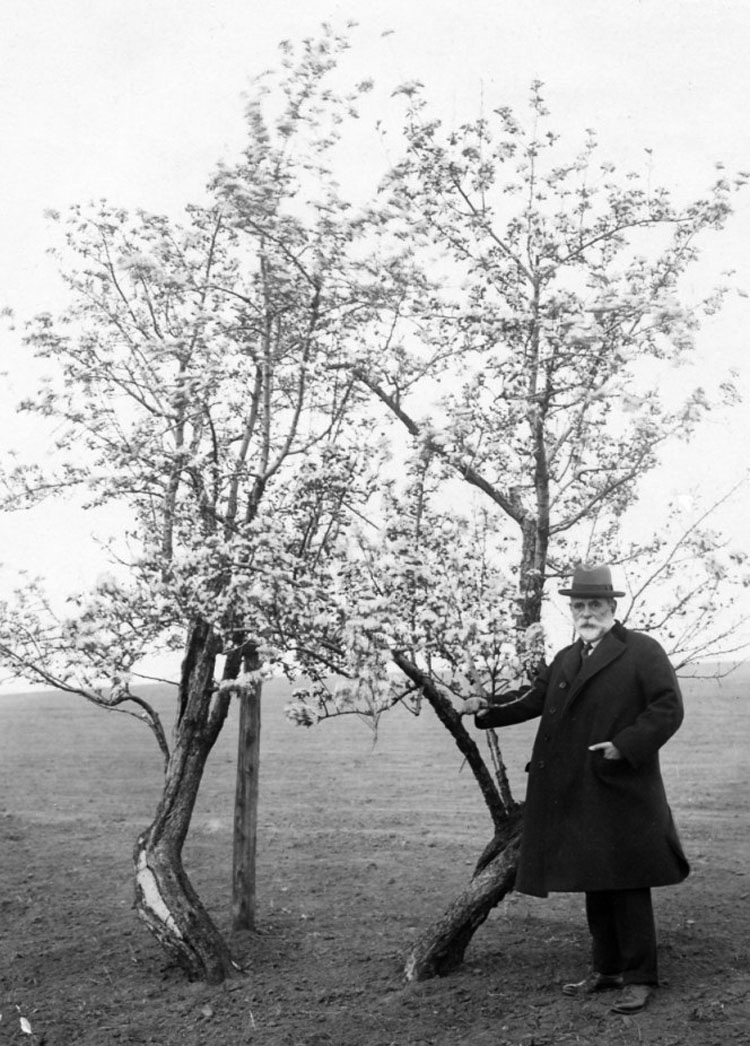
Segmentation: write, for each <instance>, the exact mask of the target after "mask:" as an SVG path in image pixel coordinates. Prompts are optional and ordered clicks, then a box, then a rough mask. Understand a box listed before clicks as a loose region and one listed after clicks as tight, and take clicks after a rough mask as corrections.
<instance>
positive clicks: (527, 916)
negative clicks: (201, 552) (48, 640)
mask: <svg viewBox="0 0 750 1046" xmlns="http://www.w3.org/2000/svg"><path fill="white" fill-rule="evenodd" d="M684 689H685V694H686V704H687V717H686V722H685V725H684V726H683V728H682V730H681V731H680V733H679V734H678V735H677V736H676V737H675V738H674V739H673V740H672V742H670V744H669V745H668V746H667V747H666V748H665V750H664V753H663V765H664V773H665V780H666V784H667V790H668V794H669V796H670V800H671V804H672V807H673V810H674V813H675V818H676V821H677V823H678V826H679V828H680V831H681V834H682V836H683V841H684V843H685V847H686V850H687V851H688V854H689V856H690V858H691V861H692V865H693V874H692V875H691V877H690V878H689V879H688V880H687V882H686V883H685V884H683V885H682V886H680V887H677V888H673V889H669V890H664V891H659V892H658V893H657V915H658V919H659V924H660V928H661V938H662V975H663V980H664V982H665V983H664V986H663V989H662V990H661V991H660V992H659V993H658V996H657V998H656V999H655V1000H654V1002H653V1003H652V1005H651V1007H650V1008H649V1009H648V1010H647V1011H646V1012H645V1013H644V1014H643V1015H641V1016H639V1017H638V1018H622V1017H615V1016H613V1015H611V1014H609V1012H608V1008H607V1000H606V998H604V999H603V998H601V997H597V998H596V999H595V1000H594V1001H591V1002H587V1003H584V1004H583V1005H580V1004H578V1003H571V1001H570V1000H568V999H564V998H563V997H561V996H560V993H559V984H560V983H561V982H562V981H563V980H566V979H570V978H571V977H573V976H577V975H579V974H580V975H583V972H585V967H586V965H587V961H588V956H587V941H586V934H585V927H584V922H583V916H582V904H581V898H580V897H578V896H575V895H558V896H556V897H553V898H551V899H549V900H547V901H538V900H534V899H530V898H524V897H522V896H520V895H512V896H511V897H510V898H508V900H507V901H506V902H505V903H504V904H502V905H501V906H500V907H499V908H498V909H497V910H496V911H495V912H494V913H493V915H492V916H491V917H490V919H489V920H488V922H487V924H486V925H485V926H484V927H482V928H481V929H480V930H479V931H478V933H477V935H476V937H475V939H474V941H473V943H472V945H471V947H470V949H469V952H468V954H467V961H466V964H465V966H464V967H463V968H462V969H461V970H460V971H458V972H457V973H456V974H454V975H452V976H451V977H449V978H446V979H442V980H440V981H433V982H428V983H426V984H423V985H418V986H411V987H408V988H404V986H403V984H402V982H401V980H400V964H401V958H402V954H403V951H404V949H405V947H406V946H407V945H408V942H409V941H410V939H411V938H412V937H413V935H414V934H416V933H418V932H419V931H420V930H421V929H423V928H424V927H425V926H426V925H428V923H429V922H430V921H431V919H432V918H433V917H435V916H436V915H437V914H439V913H440V911H441V910H442V909H443V907H444V906H445V905H446V904H447V903H448V902H449V901H450V899H451V898H452V896H453V895H454V894H455V893H456V892H457V891H458V890H460V889H461V887H462V886H463V885H464V884H465V883H466V881H467V880H468V878H469V876H470V874H471V870H472V867H473V864H474V861H475V860H476V858H477V856H478V854H479V852H480V851H481V849H482V847H483V846H484V844H485V843H486V842H487V841H488V839H489V835H490V825H489V818H488V817H487V815H486V814H485V812H484V809H483V806H482V805H481V802H480V801H479V799H478V791H477V789H476V786H475V784H474V782H473V779H472V777H471V775H470V774H469V773H468V771H467V770H465V769H463V768H462V765H461V759H460V756H459V755H458V753H457V752H456V749H455V748H454V746H453V744H452V742H451V740H450V738H449V737H448V735H447V733H446V732H445V731H444V730H443V728H442V727H441V726H440V725H439V724H438V723H437V722H436V721H435V720H434V719H433V718H432V717H431V712H430V711H429V709H427V710H426V711H425V713H424V714H423V715H422V716H421V717H420V718H419V719H414V718H413V717H411V716H409V715H408V714H407V713H405V712H404V711H403V710H396V711H394V712H392V713H390V714H389V715H388V716H385V717H384V718H383V720H382V721H381V727H380V731H379V734H378V738H377V742H376V743H375V742H374V738H373V735H372V733H371V732H370V731H369V730H368V729H367V728H366V727H365V726H363V725H362V724H361V723H360V722H359V721H357V720H355V719H352V718H345V719H340V720H337V721H332V722H328V723H322V724H320V725H319V726H317V727H315V728H312V729H309V730H307V729H304V728H299V727H293V726H291V725H289V724H288V723H287V722H286V720H285V719H284V717H283V711H282V709H283V705H284V703H285V700H286V691H285V689H284V687H282V686H280V685H273V686H271V687H269V689H268V691H267V694H266V696H265V698H264V708H263V741H262V757H261V758H262V764H261V796H262V798H261V810H260V835H259V899H258V900H259V931H260V932H259V933H258V934H257V935H253V936H245V937H244V938H241V939H238V940H236V941H235V946H236V949H237V951H238V953H239V954H240V955H241V957H242V959H243V961H244V962H246V963H247V966H248V972H247V975H246V976H245V977H244V978H242V979H239V980H237V981H234V982H232V983H230V984H228V985H226V986H224V987H222V988H219V989H211V988H207V987H206V986H204V985H190V984H187V983H186V982H185V981H184V979H183V977H182V975H181V974H180V973H179V971H177V970H175V969H173V968H170V967H168V966H167V964H166V961H165V958H164V956H163V954H162V952H161V951H160V949H159V948H158V947H157V946H156V944H155V943H152V941H151V938H150V937H149V936H148V935H147V933H146V931H145V930H144V929H141V927H140V924H139V923H138V922H137V920H136V918H135V915H134V913H133V911H132V909H131V904H132V883H131V866H130V851H131V849H132V845H133V842H134V840H135V838H136V835H137V834H138V832H139V831H140V830H141V829H142V828H144V827H145V826H146V825H147V824H148V822H149V820H150V818H151V816H152V812H153V809H154V807H155V804H156V802H157V800H158V796H159V793H160V774H161V765H160V756H159V753H158V750H157V748H156V744H155V742H154V741H153V739H152V737H151V735H150V733H149V732H148V730H147V729H146V728H145V726H144V725H143V724H141V723H138V722H136V721H135V720H133V719H130V718H127V717H125V716H121V715H113V714H107V713H104V712H102V711H101V710H99V709H96V708H94V707H92V706H90V705H88V704H86V703H85V702H83V701H82V700H80V699H78V700H77V699H75V698H70V697H67V696H65V695H56V694H48V693H45V694H35V695H6V696H0V784H1V785H2V796H1V798H0V854H1V855H2V856H1V857H0V872H1V873H2V875H1V881H0V1013H1V1014H2V1020H1V1021H0V1044H2V1046H5V1044H6V1043H8V1044H12V1043H15V1042H21V1041H24V1042H30V1041H32V1040H30V1039H29V1037H28V1036H24V1035H23V1034H22V1033H21V1032H20V1026H19V1023H18V1021H19V1016H24V1017H26V1019H27V1020H28V1021H29V1022H30V1024H31V1027H32V1030H33V1032H34V1033H35V1034H36V1035H37V1036H38V1037H39V1038H40V1039H41V1038H42V1037H44V1041H45V1043H46V1046H95V1044H96V1046H107V1044H108V1043H112V1044H115V1043H128V1044H130V1043H132V1044H135V1043H148V1042H151V1043H156V1044H159V1046H173V1044H175V1046H176V1044H178V1043H179V1044H180V1046H198V1044H202V1046H232V1044H234V1043H259V1044H265V1046H301V1044H305V1046H313V1044H320V1046H322V1044H327V1043H330V1044H334V1046H357V1044H360V1043H361V1044H366V1046H417V1044H420V1046H422V1044H425V1046H426V1044H428V1043H430V1044H436V1046H448V1044H450V1046H464V1044H465V1046H469V1044H471V1046H489V1044H492V1046H506V1044H508V1046H510V1044H513V1046H516V1044H524V1046H531V1044H532V1043H534V1044H536V1046H542V1044H545V1043H548V1044H552V1043H554V1044H555V1046H557V1044H568V1043H570V1044H573V1043H577V1044H581V1046H586V1044H594V1043H596V1044H598V1046H600V1044H604V1046H609V1044H614V1043H621V1042H629V1041H632V1042H646V1043H660V1044H663V1046H678V1044H679V1046H712V1044H713V1043H716V1044H718V1043H722V1044H725V1043H727V1042H732V1041H737V1042H743V1043H744V1042H746V1039H747V1028H748V1026H750V1004H749V1003H748V991H749V990H750V983H749V981H748V973H750V945H749V944H748V939H747V938H748V934H747V906H748V894H749V888H750V879H749V878H748V857H749V856H750V845H749V844H748V814H747V801H748V780H747V744H748V738H749V737H750V730H749V728H750V670H748V669H747V668H745V667H743V668H742V669H741V670H739V671H738V672H735V673H733V674H732V675H731V676H729V677H727V678H726V679H724V680H721V681H716V680H711V681H692V682H691V681H688V682H686V683H685V686H684ZM155 700H156V702H157V703H158V705H159V707H160V708H162V709H163V710H164V713H165V718H166V721H167V723H169V722H170V720H171V715H172V710H171V706H172V701H171V698H170V697H169V695H167V694H163V693H162V694H161V695H157V697H156V698H155ZM534 729H535V727H534V724H524V725H523V726H520V727H514V728H511V729H509V730H506V731H504V732H503V735H502V740H503V742H504V743H503V751H504V755H505V758H506V761H507V764H508V769H509V772H510V774H511V781H512V784H513V787H514V790H515V792H516V795H517V797H518V798H522V796H523V787H524V774H523V766H524V764H525V762H526V760H527V758H528V752H529V748H530V743H531V738H532V736H533V733H534ZM479 739H480V741H482V740H483V739H482V738H481V735H480V736H479ZM235 744H236V721H235V719H234V716H232V717H230V721H229V722H228V724H227V726H226V728H225V730H224V732H223V734H222V736H221V738H220V739H219V742H218V744H217V746H216V749H215V751H214V752H213V753H212V756H211V759H210V761H209V766H208V770H207V774H206V778H205V782H204V787H203V788H202V791H201V795H200V798H199V803H198V807H197V809H196V814H195V819H194V824H193V831H192V833H191V837H190V840H189V843H188V846H187V848H186V864H187V866H188V869H189V872H190V874H191V876H192V878H193V880H194V882H195V883H196V885H197V887H198V889H199V892H200V893H201V895H202V896H203V898H204V900H205V901H206V902H207V904H208V905H209V907H210V909H211V910H212V912H213V914H214V916H215V918H216V919H217V921H218V922H219V924H220V925H222V927H224V928H225V929H226V928H227V926H228V918H229V889H230V871H231V816H232V802H233V793H234V762H235Z"/></svg>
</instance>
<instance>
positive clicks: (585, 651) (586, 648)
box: [581, 643, 594, 661]
mask: <svg viewBox="0 0 750 1046" xmlns="http://www.w3.org/2000/svg"><path fill="white" fill-rule="evenodd" d="M593 649H594V644H593V643H584V644H583V650H582V651H581V661H585V660H586V658H587V657H589V656H590V654H591V651H592V650H593Z"/></svg>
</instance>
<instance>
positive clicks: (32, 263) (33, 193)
mask: <svg viewBox="0 0 750 1046" xmlns="http://www.w3.org/2000/svg"><path fill="white" fill-rule="evenodd" d="M347 19H354V20H356V21H358V22H359V29H358V30H357V31H356V32H355V34H354V50H353V52H352V61H353V62H355V63H356V64H357V66H358V68H359V74H360V75H361V76H362V77H365V76H370V75H372V76H374V77H375V79H376V80H377V81H379V82H380V83H382V84H384V85H386V86H388V85H393V86H395V85H397V84H398V83H400V82H402V81H404V80H411V79H420V80H422V81H423V82H424V83H425V84H426V85H427V87H428V94H429V95H430V96H431V97H432V98H433V99H434V100H435V103H436V105H437V106H438V107H439V108H440V109H441V111H442V114H443V116H444V119H445V120H446V122H449V123H450V122H451V121H452V120H453V119H454V118H456V119H461V118H464V117H472V116H474V115H476V114H477V112H478V110H479V106H480V104H481V100H482V98H484V101H485V104H486V105H489V106H495V105H501V104H511V105H512V106H514V107H516V108H522V107H523V106H524V105H525V100H526V97H527V95H528V86H529V83H530V81H531V80H532V79H534V78H539V79H541V80H543V81H544V82H545V83H546V84H547V88H546V97H547V100H548V104H549V106H550V108H551V110H552V112H553V114H554V116H555V120H556V124H557V126H558V128H559V129H560V130H561V131H562V132H563V133H565V134H570V135H571V137H572V139H573V140H574V141H576V142H578V141H580V140H581V139H582V136H583V130H584V129H585V128H586V127H593V128H595V129H597V130H598V132H599V136H600V139H601V141H602V144H603V150H602V153H603V155H604V156H606V157H607V158H611V159H613V160H614V161H615V162H618V163H620V164H622V165H624V166H625V168H626V169H628V168H632V167H639V168H640V167H642V165H643V164H644V162H645V160H644V157H645V154H644V149H646V148H648V149H652V150H653V153H652V156H653V161H652V162H653V168H654V181H655V182H664V183H666V184H668V185H670V186H673V187H674V188H675V189H677V190H678V193H679V192H681V191H684V192H685V194H686V195H687V194H689V193H691V192H696V191H699V190H700V189H701V188H702V187H704V186H706V185H708V184H709V183H710V182H711V180H712V179H713V177H714V174H715V171H714V163H715V161H719V160H720V161H723V162H724V163H725V164H726V165H727V168H728V170H730V171H731V170H732V169H738V168H740V169H745V170H750V134H749V133H748V130H747V112H748V99H749V98H750V61H749V60H748V55H749V54H750V3H747V0H461V2H460V3H459V2H454V0H366V2H365V0H349V2H346V3H333V2H331V0H262V2H261V0H215V2H212V0H3V3H2V5H0V150H1V153H0V308H1V307H3V306H12V307H13V308H14V310H15V311H16V312H17V314H18V315H19V318H23V317H24V316H29V315H30V314H32V313H34V312H35V311H38V310H41V309H44V308H49V307H55V306H56V305H58V304H59V303H60V299H59V291H58V289H57V285H56V282H55V279H54V270H53V267H52V265H51V263H50V261H49V260H48V259H47V258H46V257H45V248H46V247H47V246H48V245H49V243H50V237H49V234H48V231H47V229H46V227H45V220H44V218H43V212H44V210H45V209H46V208H56V209H59V210H64V209H65V208H66V207H67V206H68V205H69V204H72V203H76V202H87V201H88V200H89V199H92V198H99V197H107V198H108V199H109V200H110V202H112V203H117V204H121V205H123V206H127V207H135V206H143V207H144V208H146V209H149V210H167V211H177V210H178V209H179V208H180V207H181V206H182V204H183V203H185V202H189V201H190V200H191V199H196V198H197V197H198V196H199V195H200V192H201V189H202V187H203V185H204V183H205V181H206V179H207V176H208V175H209V173H210V172H211V170H212V168H213V166H214V164H215V163H216V161H217V160H219V159H220V158H222V157H225V158H231V157H232V156H234V155H235V154H236V152H237V150H238V148H239V147H240V146H241V144H242V141H243V123H242V108H243V106H242V100H241V94H242V92H243V90H244V89H246V87H247V86H248V84H249V80H250V78H251V77H252V76H253V75H256V74H257V73H259V72H260V71H262V70H263V69H264V68H267V67H268V66H271V65H274V64H276V60H277V51H276V47H277V44H278V42H279V41H280V40H281V39H284V38H287V37H288V38H292V39H294V38H299V37H301V36H303V35H306V34H315V32H316V30H317V27H318V26H319V24H320V22H321V21H324V20H330V21H332V22H333V23H334V25H335V26H337V27H339V26H342V25H343V23H344V22H345V21H346V20H347ZM384 30H393V32H392V33H390V34H389V35H387V36H383V35H382V33H383V31H384ZM748 244H750V193H748V199H747V200H745V201H744V202H743V203H742V204H741V209H740V210H739V212H738V214H737V215H736V217H735V218H734V219H733V221H732V225H731V229H730V231H729V232H727V233H725V234H724V235H723V236H721V237H720V238H717V239H716V241H715V242H714V244H713V246H712V249H711V250H709V251H708V253H707V256H706V262H705V266H704V270H705V271H704V273H703V275H705V276H706V277H707V278H708V279H709V280H710V278H711V277H712V276H714V277H718V273H719V271H720V270H721V268H725V267H730V266H731V267H733V268H735V269H736V270H737V272H738V276H737V279H738V282H739V284H740V285H742V286H744V287H745V288H746V289H747V290H749V291H750V252H749V251H748ZM749 315H750V302H748V301H745V300H743V299H737V300H736V301H735V302H734V303H733V304H732V306H731V307H730V308H729V309H728V310H727V312H726V314H725V316H724V317H723V318H722V319H721V320H720V321H717V323H716V324H714V325H712V327H711V328H708V329H707V330H706V332H705V334H704V336H703V338H702V340H701V364H700V368H699V369H700V370H702V373H703V374H705V376H706V378H709V377H713V376H715V375H716V374H718V373H719V372H720V371H721V370H722V369H723V368H725V367H727V366H730V365H734V366H737V367H739V368H740V369H741V371H742V386H743V388H744V391H745V396H746V398H747V401H748V402H750V361H748V354H747V351H746V331H747V328H748V317H749ZM0 338H2V341H0V371H3V370H5V371H6V372H7V376H6V377H5V378H4V379H2V380H1V381H0V385H1V386H2V387H0V409H2V411H3V415H4V419H5V424H4V426H3V429H4V431H3V432H2V433H0V453H2V452H3V450H4V449H5V448H7V447H8V446H10V445H12V444H13V443H14V440H17V439H18V438H20V439H21V440H22V441H25V442H28V441H29V440H33V432H30V431H29V429H28V427H25V425H24V424H23V423H20V422H18V421H14V420H13V418H12V410H13V404H14V403H15V402H16V400H17V398H18V393H20V392H21V391H23V389H24V386H25V382H26V380H27V378H28V373H29V363H28V360H27V359H25V356H24V350H22V348H21V346H20V341H19V338H18V334H17V333H13V332H11V333H6V332H5V331H4V330H3V331H0ZM747 416H748V410H747V407H743V408H741V409H740V410H739V411H738V412H736V413H735V415H734V416H733V417H732V418H731V419H729V420H726V419H722V420H717V421H716V422H715V423H714V424H712V425H711V426H709V428H708V430H707V431H706V435H705V437H704V439H703V442H702V444H701V449H700V450H698V451H693V452H692V453H691V455H690V456H685V455H684V454H675V455H674V456H673V457H672V458H670V461H669V469H668V471H667V472H665V473H663V474H662V475H661V476H660V477H658V479H657V480H656V481H655V482H654V483H652V485H651V492H652V493H651V499H650V500H649V501H648V502H647V511H649V512H651V513H653V514H658V511H659V505H660V502H661V498H662V496H663V493H664V491H665V490H667V489H668V488H674V489H677V490H684V491H686V490H688V489H689V488H690V486H691V485H693V484H696V483H698V484H699V485H702V486H705V487H706V488H707V489H709V490H715V491H716V492H720V491H721V490H723V489H725V488H727V487H728V486H729V485H730V484H731V482H732V480H733V479H734V478H738V477H739V476H740V474H741V473H742V471H743V470H744V468H745V467H746V465H745V461H744V454H743V450H744V448H745V447H746V446H747V445H748V443H749V442H750V423H748V421H747ZM746 500H747V499H746ZM746 508H747V504H746V503H745V505H742V504H739V505H736V506H735V507H734V509H733V510H732V511H731V512H729V513H727V515H726V517H725V523H726V526H727V527H728V529H729V530H730V532H731V533H732V534H733V535H734V536H735V537H736V538H737V540H738V541H739V542H740V543H742V544H743V545H744V547H745V548H747V549H748V550H750V535H748V533H747V531H746V527H745V522H744V521H745V518H746V516H747V513H746V511H743V510H746ZM89 531H90V525H89V524H88V523H87V522H86V520H85V519H83V518H82V517H81V516H80V514H76V513H75V512H68V513H66V512H64V511H58V510H52V509H45V510H43V511H42V512H37V513H35V515H34V516H33V517H31V518H23V519H22V518H20V517H10V518H5V519H0V560H3V561H5V562H6V563H7V564H8V565H13V566H19V565H26V566H29V567H31V568H32V569H33V570H34V571H35V572H39V573H43V574H49V575H50V577H51V578H52V580H53V582H54V583H56V584H60V585H63V584H67V583H68V582H69V580H70V578H71V577H72V576H75V573H76V571H77V570H79V572H80V571H84V567H85V565H86V564H87V562H88V559H89V555H88V549H89V544H90V543H89ZM84 572H85V571H84Z"/></svg>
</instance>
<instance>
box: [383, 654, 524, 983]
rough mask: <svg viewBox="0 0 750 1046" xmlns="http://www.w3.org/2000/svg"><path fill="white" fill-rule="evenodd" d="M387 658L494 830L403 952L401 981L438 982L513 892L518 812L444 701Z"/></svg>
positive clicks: (397, 657) (408, 665)
mask: <svg viewBox="0 0 750 1046" xmlns="http://www.w3.org/2000/svg"><path fill="white" fill-rule="evenodd" d="M392 656H393V660H394V663H395V664H396V665H398V667H399V668H400V669H401V671H402V672H403V673H404V674H405V675H406V676H408V677H409V678H410V679H411V680H412V681H413V682H415V683H416V684H417V685H418V686H419V687H420V689H421V690H422V693H423V694H424V696H425V698H426V699H427V701H428V702H429V703H430V704H431V705H432V708H433V709H434V711H435V714H436V715H437V717H438V719H439V720H440V722H441V723H442V724H443V726H445V727H446V729H447V730H448V731H449V732H450V734H451V735H452V737H453V740H454V741H455V742H456V744H457V746H458V748H459V750H460V751H461V753H462V754H463V756H464V758H465V759H466V761H467V763H468V765H469V766H470V768H471V770H472V773H473V774H474V776H475V778H476V780H477V784H478V785H479V788H480V790H481V792H482V796H483V798H484V801H485V803H486V805H487V809H488V810H489V813H490V816H491V817H492V821H493V823H494V826H495V834H494V837H493V839H492V841H491V842H490V843H489V844H488V845H487V846H486V847H485V849H484V851H483V852H482V855H481V857H480V858H479V861H478V862H477V866H476V868H475V870H474V875H473V877H472V879H471V881H470V883H469V885H468V886H467V888H466V889H465V890H463V891H462V893H461V894H459V896H458V897H457V898H456V899H455V900H454V901H453V902H452V904H451V905H450V906H449V907H448V909H447V910H446V911H445V912H444V913H443V915H441V916H440V918H439V919H437V920H436V921H435V922H434V923H432V925H431V926H429V927H428V928H427V930H426V931H425V932H424V933H423V934H422V935H421V936H420V937H419V939H418V940H417V941H416V943H415V944H414V945H413V947H412V949H411V951H410V952H409V955H408V957H407V960H406V965H405V968H404V975H405V976H406V979H407V980H409V981H414V980H416V981H421V980H426V979H427V978H429V977H435V976H443V975H445V974H446V973H449V972H450V971H451V970H454V969H455V968H456V967H457V966H459V965H460V964H461V962H462V961H463V957H464V953H465V951H466V949H467V947H468V945H469V942H470V941H471V939H472V937H473V936H474V934H475V932H476V931H477V929H478V928H479V927H480V926H481V925H482V923H483V922H484V921H485V919H486V918H487V916H488V915H489V913H490V912H491V911H492V909H493V908H494V907H495V905H497V904H498V903H499V902H500V901H501V900H502V899H503V897H505V895H506V894H507V893H508V892H509V891H510V890H512V889H513V883H514V881H515V876H516V864H517V861H518V846H519V841H520V838H521V826H522V807H521V805H520V804H519V803H516V802H515V800H514V799H513V797H512V796H511V794H510V788H509V786H508V782H507V778H506V776H505V767H504V766H503V765H502V762H501V761H499V764H498V774H499V776H500V780H499V781H498V782H496V781H495V780H494V779H493V777H492V774H491V773H490V771H489V769H488V768H487V764H486V763H485V761H484V759H482V756H481V755H480V753H479V749H478V748H477V746H476V744H475V743H474V740H473V739H472V737H471V736H470V735H469V733H468V732H467V730H466V729H465V727H464V725H463V722H462V718H461V716H460V715H459V714H458V712H457V711H456V709H455V708H454V707H453V703H452V701H451V700H450V698H448V697H447V696H446V695H445V694H443V693H442V692H441V690H440V689H439V688H438V687H437V686H436V685H435V683H434V682H433V681H432V680H431V679H430V678H429V676H427V675H426V674H425V673H424V672H422V670H421V669H420V668H419V666H418V665H416V664H415V663H414V662H413V661H410V660H409V659H408V658H407V657H406V656H405V655H404V654H403V653H401V652H399V651H393V654H392ZM498 755H499V753H498Z"/></svg>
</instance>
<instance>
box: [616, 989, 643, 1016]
mask: <svg viewBox="0 0 750 1046" xmlns="http://www.w3.org/2000/svg"><path fill="white" fill-rule="evenodd" d="M650 998H651V989H650V988H649V986H648V985H647V984H629V985H628V986H627V987H626V988H624V989H623V992H622V995H621V996H620V998H619V999H618V1000H617V1002H616V1003H615V1004H614V1005H613V1006H612V1012H613V1013H639V1012H640V1011H641V1010H642V1009H643V1008H644V1007H645V1005H646V1003H647V1002H648V1000H649V999H650Z"/></svg>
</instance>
